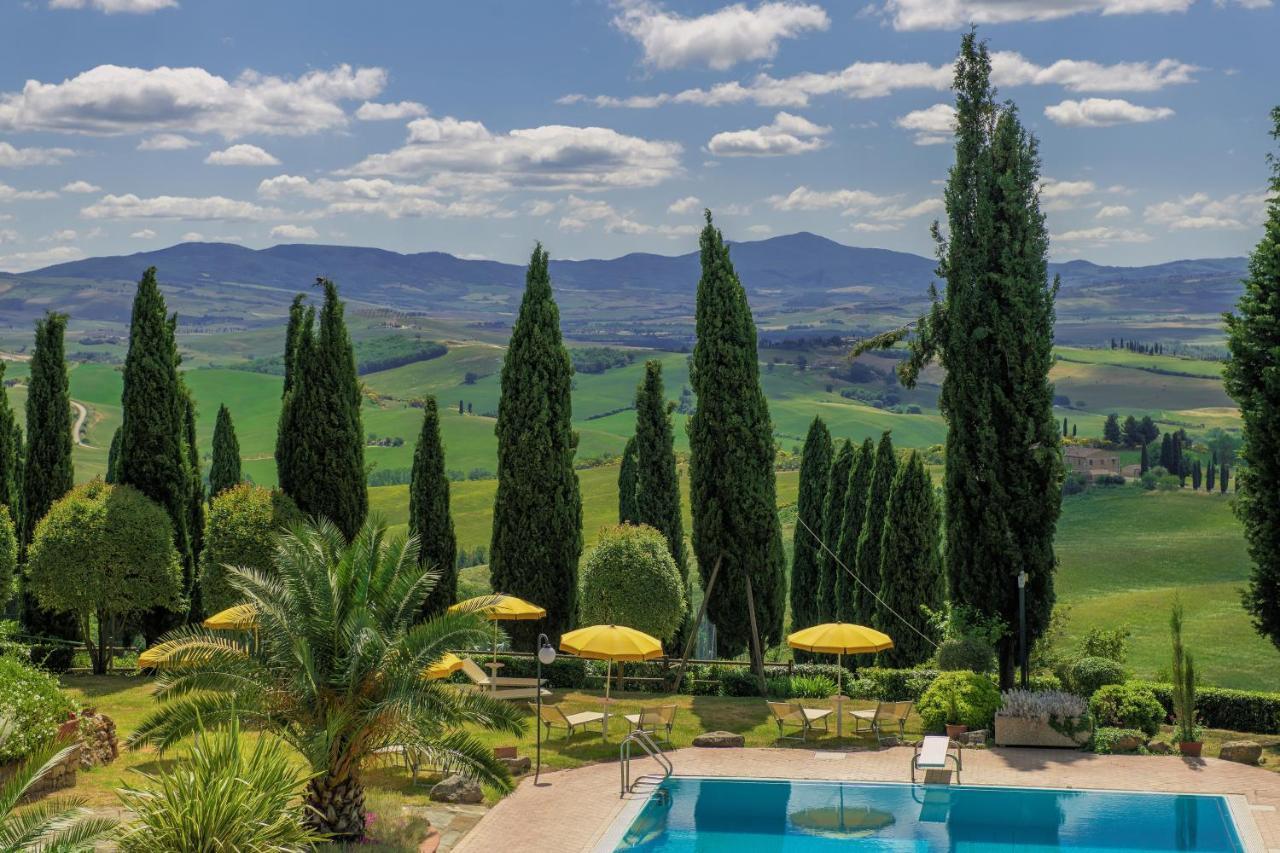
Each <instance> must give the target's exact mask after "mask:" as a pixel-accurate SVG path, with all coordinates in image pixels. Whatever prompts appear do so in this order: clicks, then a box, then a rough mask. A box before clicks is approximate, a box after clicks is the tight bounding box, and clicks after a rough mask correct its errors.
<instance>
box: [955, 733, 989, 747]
mask: <svg viewBox="0 0 1280 853" xmlns="http://www.w3.org/2000/svg"><path fill="white" fill-rule="evenodd" d="M956 740H957V741H958V742H959V744H960V745H961V746H983V745H984V744H986V742H987V730H986V729H975V730H974V731H971V732H965V733H964V734H962V735H960V737H958V738H956Z"/></svg>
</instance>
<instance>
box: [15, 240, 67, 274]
mask: <svg viewBox="0 0 1280 853" xmlns="http://www.w3.org/2000/svg"><path fill="white" fill-rule="evenodd" d="M84 256H85V255H84V252H82V251H80V250H79V249H77V248H76V247H75V246H55V247H53V248H52V249H41V250H40V251H38V252H14V253H13V254H11V255H0V269H4V270H9V271H10V272H26V271H28V270H36V269H40V268H42V267H47V266H52V265H53V264H61V263H66V262H67V261H78V260H80V259H81V258H83V257H84Z"/></svg>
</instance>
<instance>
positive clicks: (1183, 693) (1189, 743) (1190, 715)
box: [1169, 600, 1204, 758]
mask: <svg viewBox="0 0 1280 853" xmlns="http://www.w3.org/2000/svg"><path fill="white" fill-rule="evenodd" d="M1169 628H1170V632H1171V633H1172V635H1173V716H1174V723H1175V724H1176V726H1177V735H1178V750H1179V751H1180V752H1181V753H1182V754H1183V755H1185V756H1187V757H1188V758H1199V757H1200V752H1201V750H1202V749H1204V744H1203V743H1202V742H1201V740H1200V727H1199V726H1198V725H1196V672H1195V664H1194V663H1193V662H1192V660H1191V653H1190V652H1188V651H1186V650H1185V649H1184V648H1183V647H1182V602H1180V601H1176V600H1175V601H1174V603H1173V613H1172V614H1171V615H1170V617H1169Z"/></svg>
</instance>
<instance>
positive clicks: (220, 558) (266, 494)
mask: <svg viewBox="0 0 1280 853" xmlns="http://www.w3.org/2000/svg"><path fill="white" fill-rule="evenodd" d="M302 520H303V517H302V512H301V510H299V509H298V507H297V505H296V504H295V503H294V502H293V501H292V500H291V499H290V498H289V497H288V496H287V495H285V494H284V493H283V492H281V491H279V490H276V491H272V490H270V489H264V488H263V487H262V486H255V485H253V484H251V483H240V484H239V485H237V486H233V487H232V488H230V489H226V490H224V491H223V492H222V493H221V494H219V495H216V496H215V497H214V499H213V500H212V501H210V502H209V517H208V522H207V523H206V525H205V532H204V550H203V551H202V552H201V554H200V601H201V604H202V605H203V606H204V609H205V611H206V612H208V613H217V612H218V611H219V610H224V609H226V608H228V607H231V606H232V605H234V604H239V603H240V602H241V601H242V600H243V596H242V595H240V594H239V593H237V592H235V591H234V590H232V589H231V586H230V585H229V584H228V583H227V570H226V566H243V567H246V568H250V569H257V570H258V571H264V572H265V571H270V570H271V560H272V558H273V556H274V555H275V549H276V535H277V534H278V533H280V532H281V531H282V530H284V529H285V528H286V527H288V526H290V525H292V524H296V523H298V522H300V521H302Z"/></svg>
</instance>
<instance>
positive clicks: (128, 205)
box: [80, 193, 284, 221]
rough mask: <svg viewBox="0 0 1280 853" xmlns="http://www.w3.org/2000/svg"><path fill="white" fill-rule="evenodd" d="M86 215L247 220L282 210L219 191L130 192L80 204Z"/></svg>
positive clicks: (275, 216)
mask: <svg viewBox="0 0 1280 853" xmlns="http://www.w3.org/2000/svg"><path fill="white" fill-rule="evenodd" d="M80 215H81V216H83V217H85V218H86V219H186V220H196V221H200V220H226V221H247V220H260V219H278V218H280V217H281V216H283V215H284V214H283V213H282V212H281V211H279V210H277V209H274V208H266V207H261V206H259V205H256V204H254V203H253V202H249V201H237V200H236V199H230V198H226V197H224V196H220V195H214V196H206V197H202V198H192V197H185V196H172V195H162V196H155V197H153V198H139V197H138V196H136V195H134V194H133V193H128V194H126V195H106V196H103V197H102V198H101V199H99V200H98V201H96V202H94V203H93V204H91V205H89V206H87V207H84V208H81V209H80Z"/></svg>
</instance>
